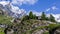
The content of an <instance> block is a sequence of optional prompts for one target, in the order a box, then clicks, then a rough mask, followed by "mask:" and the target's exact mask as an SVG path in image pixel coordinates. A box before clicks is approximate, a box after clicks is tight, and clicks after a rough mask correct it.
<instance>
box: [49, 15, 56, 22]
mask: <svg viewBox="0 0 60 34" xmlns="http://www.w3.org/2000/svg"><path fill="white" fill-rule="evenodd" d="M49 19H50V21H51V22H56V21H55V18H54V17H53V15H52V14H50V18H49Z"/></svg>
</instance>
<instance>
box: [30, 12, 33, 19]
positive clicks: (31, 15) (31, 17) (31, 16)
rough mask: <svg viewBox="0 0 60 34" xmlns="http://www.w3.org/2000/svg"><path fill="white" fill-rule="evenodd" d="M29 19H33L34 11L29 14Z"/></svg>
mask: <svg viewBox="0 0 60 34" xmlns="http://www.w3.org/2000/svg"><path fill="white" fill-rule="evenodd" d="M29 18H30V19H33V13H32V11H31V12H30V13H29Z"/></svg>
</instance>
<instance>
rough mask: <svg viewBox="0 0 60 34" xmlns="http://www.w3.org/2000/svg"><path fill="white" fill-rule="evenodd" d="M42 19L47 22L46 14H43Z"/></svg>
mask: <svg viewBox="0 0 60 34" xmlns="http://www.w3.org/2000/svg"><path fill="white" fill-rule="evenodd" d="M41 19H43V20H46V15H45V13H44V12H42V15H41Z"/></svg>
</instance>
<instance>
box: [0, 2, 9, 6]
mask: <svg viewBox="0 0 60 34" xmlns="http://www.w3.org/2000/svg"><path fill="white" fill-rule="evenodd" d="M8 3H9V1H0V4H2V5H3V6H5V5H7V4H8Z"/></svg>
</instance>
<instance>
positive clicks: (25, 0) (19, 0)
mask: <svg viewBox="0 0 60 34" xmlns="http://www.w3.org/2000/svg"><path fill="white" fill-rule="evenodd" d="M37 1H38V0H12V4H17V5H22V4H31V5H33V4H35V3H36V2H37Z"/></svg>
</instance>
